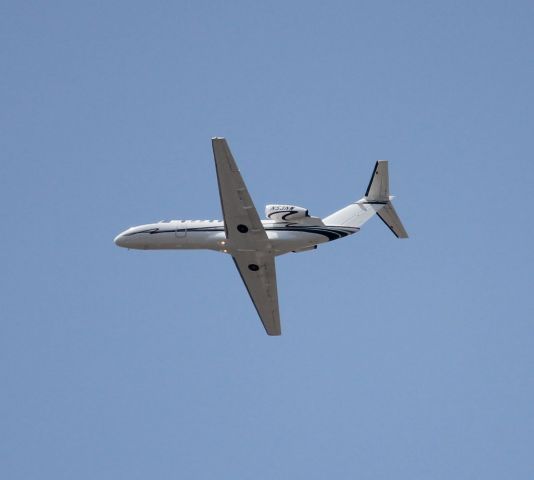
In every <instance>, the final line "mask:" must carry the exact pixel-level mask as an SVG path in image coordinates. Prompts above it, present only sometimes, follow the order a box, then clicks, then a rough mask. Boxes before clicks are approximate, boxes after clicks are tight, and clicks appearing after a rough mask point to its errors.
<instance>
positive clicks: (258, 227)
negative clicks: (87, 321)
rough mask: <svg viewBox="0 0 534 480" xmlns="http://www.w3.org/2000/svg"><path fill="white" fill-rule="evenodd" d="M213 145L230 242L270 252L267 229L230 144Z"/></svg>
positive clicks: (222, 141) (216, 141)
mask: <svg viewBox="0 0 534 480" xmlns="http://www.w3.org/2000/svg"><path fill="white" fill-rule="evenodd" d="M211 144H212V147H213V156H214V158H215V168H216V171H217V182H218V184H219V195H220V197H221V207H222V213H223V217H224V229H225V231H226V238H228V240H230V242H229V243H230V245H232V246H233V247H234V248H236V249H240V248H242V249H245V250H258V249H262V250H265V249H268V248H270V245H269V240H268V238H267V234H266V233H265V229H264V228H263V225H262V223H261V220H260V217H259V215H258V212H257V211H256V208H255V207H254V203H253V202H252V199H251V198H250V195H249V193H248V190H247V187H246V185H245V182H244V181H243V177H241V174H240V173H239V169H238V168H237V165H236V163H235V160H234V157H233V156H232V152H230V149H229V148H228V144H227V143H226V140H225V139H224V138H212V139H211Z"/></svg>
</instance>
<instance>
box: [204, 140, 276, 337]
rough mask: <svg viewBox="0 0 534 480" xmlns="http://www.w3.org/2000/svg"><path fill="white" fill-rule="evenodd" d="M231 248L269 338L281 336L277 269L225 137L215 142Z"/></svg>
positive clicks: (223, 210) (215, 157) (222, 199)
mask: <svg viewBox="0 0 534 480" xmlns="http://www.w3.org/2000/svg"><path fill="white" fill-rule="evenodd" d="M212 147H213V156H214V159H215V168H216V171H217V183H218V185H219V196H220V198H221V208H222V212H223V218H224V228H225V232H226V238H227V239H228V244H229V245H228V246H229V247H230V249H231V253H232V256H233V259H234V263H235V265H236V267H237V270H238V271H239V274H240V275H241V278H242V279H243V283H244V284H245V286H246V287H247V290H248V293H249V295H250V298H251V300H252V303H253V304H254V306H255V307H256V311H257V312H258V315H259V316H260V319H261V321H262V323H263V326H264V327H265V331H266V332H267V334H268V335H280V334H281V329H280V314H279V310H278V292H277V288H276V267H275V260H274V255H273V254H272V252H271V244H270V242H269V239H268V237H267V233H266V232H265V229H264V228H263V225H262V223H261V220H260V217H259V215H258V212H257V210H256V207H255V206H254V202H253V201H252V198H251V197H250V194H249V193H248V190H247V187H246V185H245V182H244V181H243V178H242V177H241V173H240V172H239V169H238V168H237V164H236V163H235V160H234V157H233V156H232V152H231V151H230V148H229V147H228V143H227V142H226V140H225V139H224V138H213V139H212Z"/></svg>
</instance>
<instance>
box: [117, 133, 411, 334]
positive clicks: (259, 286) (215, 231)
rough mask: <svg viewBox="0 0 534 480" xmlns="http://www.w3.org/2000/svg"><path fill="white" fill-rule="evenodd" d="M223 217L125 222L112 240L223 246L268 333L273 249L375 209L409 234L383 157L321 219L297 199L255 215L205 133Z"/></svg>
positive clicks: (230, 161)
mask: <svg viewBox="0 0 534 480" xmlns="http://www.w3.org/2000/svg"><path fill="white" fill-rule="evenodd" d="M212 147H213V156H214V158H215V169H216V172H217V183H218V186H219V195H220V199H221V207H222V216H223V220H222V221H219V220H172V221H160V222H157V223H149V224H146V225H139V226H137V227H131V228H128V229H127V230H125V231H124V232H122V233H120V234H119V235H117V237H116V238H115V240H114V241H115V244H116V245H118V246H119V247H124V248H128V249H130V248H131V249H139V250H165V249H171V250H186V249H207V250H215V251H218V252H222V253H227V254H228V255H231V256H232V259H233V261H234V263H235V266H236V267H237V270H238V272H239V274H240V275H241V279H242V280H243V283H244V284H245V287H246V288H247V290H248V293H249V295H250V298H251V299H252V303H253V304H254V306H255V308H256V311H257V312H258V315H259V317H260V319H261V322H262V323H263V326H264V328H265V331H266V332H267V334H268V335H280V334H281V333H282V332H281V327H280V313H279V309H278V291H277V287H276V269H275V257H277V256H279V255H283V254H285V253H289V252H306V251H309V250H313V249H316V248H317V245H320V244H322V243H325V242H331V241H332V240H338V239H340V238H343V237H347V236H348V235H352V234H354V233H357V232H358V231H359V230H360V228H361V227H362V225H363V224H364V223H366V222H367V221H368V220H370V219H371V217H373V216H374V215H375V214H377V215H378V217H379V218H380V219H381V220H382V221H383V222H384V223H385V224H386V225H387V226H388V228H389V229H390V230H391V231H392V232H393V234H394V235H395V236H396V237H397V238H408V234H407V233H406V230H405V229H404V227H403V225H402V223H401V221H400V219H399V217H398V215H397V213H396V212H395V209H394V208H393V204H392V203H391V201H392V199H393V197H392V196H391V195H390V194H389V175H388V162H387V161H386V160H379V161H378V162H376V164H375V167H374V170H373V173H372V175H371V180H370V181H369V185H368V187H367V190H366V192H365V195H364V196H363V197H362V198H361V199H360V200H358V201H356V202H354V203H351V204H350V205H347V206H346V207H344V208H342V209H341V210H338V211H337V212H334V213H332V214H331V215H329V216H327V217H325V218H323V219H321V218H319V217H314V216H311V215H310V214H309V212H308V210H307V209H306V208H303V207H298V206H296V205H267V206H266V208H265V216H266V217H267V219H266V220H260V217H259V215H258V212H257V210H256V208H255V206H254V202H253V201H252V198H251V197H250V194H249V192H248V190H247V187H246V185H245V182H244V181H243V177H242V176H241V173H240V172H239V169H238V168H237V164H236V162H235V160H234V157H233V156H232V153H231V151H230V148H229V147H228V143H227V142H226V139H224V138H220V137H215V138H212Z"/></svg>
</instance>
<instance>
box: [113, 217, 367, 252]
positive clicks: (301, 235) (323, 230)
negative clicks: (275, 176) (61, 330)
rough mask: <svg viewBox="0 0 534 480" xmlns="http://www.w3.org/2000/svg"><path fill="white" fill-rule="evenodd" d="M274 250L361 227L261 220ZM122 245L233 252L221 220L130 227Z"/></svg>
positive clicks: (303, 247) (118, 239) (320, 240)
mask: <svg viewBox="0 0 534 480" xmlns="http://www.w3.org/2000/svg"><path fill="white" fill-rule="evenodd" d="M262 224H263V227H264V228H265V231H266V233H267V236H268V238H269V243H270V244H271V246H272V253H274V254H275V255H281V254H284V253H288V252H294V251H302V250H307V249H312V248H314V247H315V246H316V245H319V244H321V243H325V242H329V241H331V240H337V239H338V238H342V237H345V236H347V235H351V234H353V233H356V232H357V231H358V230H359V228H356V227H347V226H332V225H328V226H327V225H323V224H321V225H309V224H306V223H300V222H277V221H273V220H262ZM115 243H116V244H117V245H118V246H120V247H125V248H132V249H138V250H169V249H172V250H183V249H205V250H216V251H219V252H223V253H230V254H232V253H233V247H232V245H231V242H230V241H229V240H228V239H227V238H226V233H225V230H224V222H222V221H220V220H171V221H169V222H158V223H149V224H146V225H139V226H137V227H132V228H129V229H128V230H125V231H124V232H122V233H120V234H119V235H118V236H117V237H116V238H115Z"/></svg>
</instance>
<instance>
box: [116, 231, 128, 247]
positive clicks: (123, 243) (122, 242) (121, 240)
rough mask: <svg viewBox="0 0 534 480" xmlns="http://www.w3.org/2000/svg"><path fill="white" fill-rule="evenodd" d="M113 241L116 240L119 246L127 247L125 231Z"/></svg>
mask: <svg viewBox="0 0 534 480" xmlns="http://www.w3.org/2000/svg"><path fill="white" fill-rule="evenodd" d="M113 242H115V245H117V247H125V246H126V239H125V238H124V232H123V233H119V234H118V235H117V236H116V237H115V238H114V239H113Z"/></svg>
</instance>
